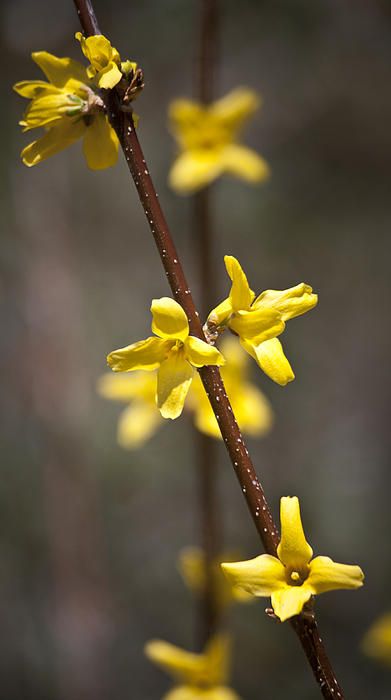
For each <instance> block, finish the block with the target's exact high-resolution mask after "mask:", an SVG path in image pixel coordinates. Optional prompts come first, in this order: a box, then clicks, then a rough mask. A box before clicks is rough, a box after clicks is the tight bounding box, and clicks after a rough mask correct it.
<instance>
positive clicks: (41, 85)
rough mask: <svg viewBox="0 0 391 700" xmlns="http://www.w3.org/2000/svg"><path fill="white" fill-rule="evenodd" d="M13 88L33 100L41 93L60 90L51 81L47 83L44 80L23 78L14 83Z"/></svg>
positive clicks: (49, 93)
mask: <svg viewBox="0 0 391 700" xmlns="http://www.w3.org/2000/svg"><path fill="white" fill-rule="evenodd" d="M13 89H14V90H15V92H17V93H18V95H21V97H26V98H27V99H28V100H33V99H35V98H36V97H39V96H40V95H51V94H53V93H54V92H57V91H58V88H56V87H55V86H54V85H51V83H45V81H44V80H21V81H20V82H19V83H15V85H13Z"/></svg>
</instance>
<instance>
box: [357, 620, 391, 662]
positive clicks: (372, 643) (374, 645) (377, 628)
mask: <svg viewBox="0 0 391 700" xmlns="http://www.w3.org/2000/svg"><path fill="white" fill-rule="evenodd" d="M362 649H363V651H364V653H365V654H367V655H368V656H372V657H373V658H375V659H379V660H380V661H383V662H385V663H386V664H388V665H391V613H386V614H384V615H382V616H381V617H380V618H378V619H377V620H376V621H375V622H374V623H373V625H372V626H371V627H370V628H369V630H368V632H367V633H366V635H365V637H364V639H363V643H362Z"/></svg>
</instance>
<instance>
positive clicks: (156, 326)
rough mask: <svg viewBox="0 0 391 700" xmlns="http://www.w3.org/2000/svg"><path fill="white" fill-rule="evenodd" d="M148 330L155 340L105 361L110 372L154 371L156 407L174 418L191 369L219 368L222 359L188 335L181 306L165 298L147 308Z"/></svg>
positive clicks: (210, 348) (178, 409)
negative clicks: (149, 308)
mask: <svg viewBox="0 0 391 700" xmlns="http://www.w3.org/2000/svg"><path fill="white" fill-rule="evenodd" d="M151 312H152V331H153V332H154V333H155V334H156V336H157V337H154V336H151V337H149V338H146V340H140V341H139V342H137V343H133V344H132V345H128V346H127V347H125V348H120V349H119V350H114V351H113V352H111V353H110V354H109V355H108V356H107V362H108V364H109V366H110V367H111V369H112V370H113V371H114V372H132V371H133V370H137V369H143V370H147V371H151V370H154V369H157V370H158V372H157V406H158V408H159V410H160V413H161V414H162V416H163V418H177V417H178V416H180V414H181V413H182V409H183V405H184V402H185V399H186V395H187V392H188V391H189V388H190V384H191V382H192V379H193V375H194V367H197V368H198V367H203V366H204V365H218V366H220V365H223V364H224V358H223V356H222V355H221V353H220V352H219V351H218V350H217V349H216V348H215V347H213V346H212V345H208V343H205V342H204V341H203V340H200V339H199V338H196V337H194V336H192V335H189V323H188V320H187V318H186V314H185V312H184V310H183V309H182V307H181V306H180V305H179V304H178V303H177V302H176V301H174V299H170V298H168V297H162V298H161V299H154V300H153V301H152V305H151Z"/></svg>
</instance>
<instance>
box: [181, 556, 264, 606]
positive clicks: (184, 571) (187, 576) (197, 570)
mask: <svg viewBox="0 0 391 700" xmlns="http://www.w3.org/2000/svg"><path fill="white" fill-rule="evenodd" d="M223 558H225V559H231V557H227V556H226V557H220V558H219V559H216V561H215V562H214V565H213V580H214V584H215V589H216V600H217V603H218V604H219V606H220V607H221V609H224V608H226V607H228V605H230V604H231V603H249V602H251V601H252V600H253V596H252V595H251V594H250V593H247V592H246V591H244V590H242V589H241V588H237V587H235V586H232V585H231V583H230V581H228V579H227V577H226V576H224V575H223V573H222V571H221V562H222V560H223ZM178 564H179V571H180V573H181V575H182V578H183V580H184V582H185V583H186V585H187V587H188V588H189V589H190V590H191V591H192V593H194V594H195V595H197V596H200V595H202V594H203V593H204V591H205V586H206V577H205V573H206V571H205V555H204V552H203V550H202V549H201V548H200V547H186V548H185V549H183V550H182V551H181V552H180V554H179V561H178Z"/></svg>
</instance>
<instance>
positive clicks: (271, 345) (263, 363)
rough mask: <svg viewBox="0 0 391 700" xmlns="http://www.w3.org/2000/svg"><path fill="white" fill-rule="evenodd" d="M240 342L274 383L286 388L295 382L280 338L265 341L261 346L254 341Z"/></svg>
mask: <svg viewBox="0 0 391 700" xmlns="http://www.w3.org/2000/svg"><path fill="white" fill-rule="evenodd" d="M240 342H241V344H242V346H243V347H244V349H245V350H246V351H247V352H248V353H249V355H251V357H253V358H254V360H256V362H257V363H258V365H259V366H260V368H261V369H262V370H263V371H264V372H265V374H267V376H268V377H270V379H272V380H273V382H276V383H277V384H280V386H285V385H286V384H288V382H291V381H293V379H294V378H295V375H294V373H293V370H292V367H291V366H290V364H289V362H288V360H287V358H286V357H285V354H284V351H283V349H282V345H281V343H280V341H279V340H278V338H271V339H270V340H265V341H263V342H261V343H260V344H259V345H258V344H257V342H256V341H255V342H254V340H251V341H247V340H242V339H241V341H240Z"/></svg>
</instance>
